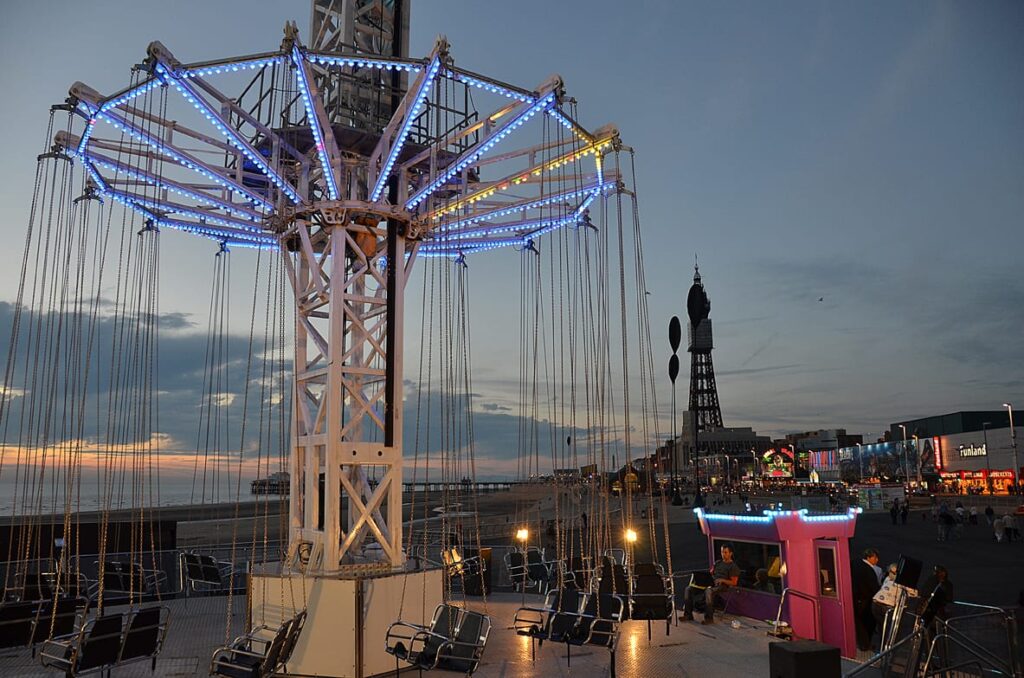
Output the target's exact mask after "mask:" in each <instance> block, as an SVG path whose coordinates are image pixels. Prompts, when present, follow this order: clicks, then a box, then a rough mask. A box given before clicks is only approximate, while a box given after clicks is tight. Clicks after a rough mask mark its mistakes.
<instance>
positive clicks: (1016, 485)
mask: <svg viewBox="0 0 1024 678" xmlns="http://www.w3.org/2000/svg"><path fill="white" fill-rule="evenodd" d="M1003 407H1005V408H1006V409H1007V410H1008V411H1009V413H1010V447H1012V448H1013V493H1014V494H1017V492H1019V491H1020V478H1019V475H1020V466H1018V465H1017V431H1016V430H1014V428H1013V405H1011V404H1010V403H1003Z"/></svg>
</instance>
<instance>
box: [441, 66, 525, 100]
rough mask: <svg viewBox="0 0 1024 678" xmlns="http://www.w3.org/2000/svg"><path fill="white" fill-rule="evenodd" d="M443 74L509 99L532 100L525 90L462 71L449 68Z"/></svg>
mask: <svg viewBox="0 0 1024 678" xmlns="http://www.w3.org/2000/svg"><path fill="white" fill-rule="evenodd" d="M445 75H447V76H448V77H450V78H454V79H456V80H458V81H459V82H464V83H466V84H467V85H469V86H470V87H476V88H477V89H482V90H486V91H488V92H491V93H493V94H500V95H501V96H503V97H507V98H509V99H515V100H516V101H523V102H529V101H533V97H532V96H531V95H529V94H527V93H526V92H519V91H516V90H514V89H511V88H509V87H503V86H501V85H498V84H496V83H493V82H487V81H486V80H482V79H480V78H477V77H474V76H472V75H469V74H468V73H463V72H462V71H456V70H453V69H449V70H446V71H445Z"/></svg>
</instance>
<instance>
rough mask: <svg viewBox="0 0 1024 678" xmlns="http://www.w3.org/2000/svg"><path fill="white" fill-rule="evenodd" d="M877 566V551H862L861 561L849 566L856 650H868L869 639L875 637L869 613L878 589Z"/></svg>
mask: <svg viewBox="0 0 1024 678" xmlns="http://www.w3.org/2000/svg"><path fill="white" fill-rule="evenodd" d="M877 566H878V551H876V550H875V549H872V548H868V549H864V553H863V559H862V560H857V561H854V562H853V563H851V565H850V574H851V577H850V579H851V582H852V588H853V624H854V627H855V629H856V632H857V649H860V650H870V649H871V637H872V636H873V635H875V618H874V615H872V613H871V599H872V598H874V596H875V594H876V593H878V589H879V587H880V585H879V582H878V575H877V574H876V573H875V568H876V567H877Z"/></svg>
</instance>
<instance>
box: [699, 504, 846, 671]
mask: <svg viewBox="0 0 1024 678" xmlns="http://www.w3.org/2000/svg"><path fill="white" fill-rule="evenodd" d="M694 512H695V513H696V515H697V519H698V521H699V522H700V529H701V532H703V533H704V534H705V535H707V536H708V551H709V556H710V558H711V562H714V561H715V560H717V559H718V558H720V557H721V556H720V555H719V553H720V548H721V545H722V544H723V543H726V542H728V543H730V544H732V545H733V554H734V555H733V558H734V560H735V561H736V563H737V564H738V565H739V567H740V570H741V573H742V574H741V576H740V582H739V586H737V587H735V588H734V589H732V590H731V591H729V592H728V594H726V597H727V610H728V612H729V613H731V614H738V615H743V616H745V617H751V618H753V619H762V620H765V619H775V615H776V614H777V612H778V609H779V603H780V601H782V600H783V598H784V604H783V609H782V618H783V619H784V620H787V621H788V622H789V624H790V625H791V626H792V629H793V634H794V635H795V636H797V637H799V638H806V639H812V640H818V641H821V642H823V643H828V644H829V645H834V646H836V647H838V648H839V649H840V651H841V652H842V654H843V656H844V657H854V656H855V655H856V653H857V642H856V635H855V631H854V626H853V591H852V588H851V581H850V538H851V537H852V536H853V533H854V529H855V528H856V525H857V514H858V513H860V509H850V510H849V511H848V512H846V513H841V514H827V515H811V514H810V513H808V511H807V510H806V509H801V510H799V511H765V512H764V514H763V515H752V514H739V515H732V514H724V513H723V514H719V513H705V512H704V511H703V510H702V509H694Z"/></svg>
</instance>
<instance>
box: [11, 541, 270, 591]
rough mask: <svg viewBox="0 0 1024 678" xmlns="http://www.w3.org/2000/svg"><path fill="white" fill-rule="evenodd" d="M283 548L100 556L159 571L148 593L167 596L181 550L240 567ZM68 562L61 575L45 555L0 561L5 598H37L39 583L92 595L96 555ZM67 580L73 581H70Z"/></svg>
mask: <svg viewBox="0 0 1024 678" xmlns="http://www.w3.org/2000/svg"><path fill="white" fill-rule="evenodd" d="M284 547H285V545H284V543H283V542H280V541H274V542H267V543H266V544H262V543H260V544H256V547H255V548H253V547H252V545H251V544H244V545H243V544H237V545H235V546H232V545H231V544H216V545H212V546H204V547H201V548H195V549H174V550H162V551H156V552H153V551H145V552H143V553H142V554H138V553H134V554H131V553H106V554H104V556H103V559H104V560H105V561H119V562H129V561H132V560H135V561H136V562H139V563H140V564H141V565H142V567H144V568H146V569H152V570H159V571H161V572H163V573H164V574H165V575H166V577H163V578H161V579H160V583H159V586H158V588H157V589H156V590H154V591H152V592H150V593H149V594H148V595H150V596H157V595H159V596H161V597H171V596H176V595H179V594H182V593H183V588H184V587H183V584H182V582H183V578H182V573H181V559H180V555H181V553H182V551H185V550H188V551H195V552H197V553H202V554H203V555H210V556H213V557H214V558H216V559H217V560H225V561H230V562H232V563H233V564H234V566H235V567H236V568H238V569H239V570H242V569H244V568H246V567H247V566H248V565H249V564H251V563H253V562H257V563H259V562H274V561H278V560H281V558H282V557H283V555H284V554H283V550H282V549H283V548H284ZM232 556H233V559H232ZM68 561H69V562H68V563H67V564H66V565H65V570H64V573H63V574H58V572H57V563H55V562H54V561H52V560H49V559H45V558H39V559H30V560H18V561H7V562H0V577H2V579H0V581H3V582H5V583H6V585H7V595H8V598H33V597H39V596H38V595H34V594H37V593H40V592H41V587H43V586H45V587H46V588H47V589H49V590H50V591H53V590H55V589H58V588H60V590H62V591H64V592H65V593H69V594H72V595H79V594H80V595H86V596H90V597H92V596H94V595H95V593H96V591H97V590H98V585H97V583H98V581H99V554H95V553H90V554H80V555H77V556H72V557H70V558H69V559H68ZM69 573H74V575H75V576H74V577H69V576H68V574H69ZM236 576H237V575H236ZM71 579H75V580H76V581H74V582H70V580H71ZM241 579H242V581H241V583H240V584H239V585H236V588H244V587H245V577H244V576H243V577H242V578H241ZM90 594H91V595H90ZM111 597H118V594H116V593H112V596H111Z"/></svg>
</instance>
